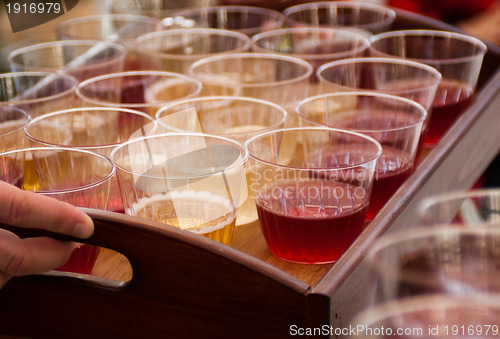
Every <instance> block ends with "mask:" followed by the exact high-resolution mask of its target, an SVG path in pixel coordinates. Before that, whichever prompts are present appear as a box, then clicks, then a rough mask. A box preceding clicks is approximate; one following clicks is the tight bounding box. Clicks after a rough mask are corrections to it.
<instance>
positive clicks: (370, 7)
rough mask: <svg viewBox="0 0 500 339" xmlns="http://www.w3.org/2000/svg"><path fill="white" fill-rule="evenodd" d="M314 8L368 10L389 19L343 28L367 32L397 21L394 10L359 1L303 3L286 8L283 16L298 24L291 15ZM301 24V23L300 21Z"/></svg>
mask: <svg viewBox="0 0 500 339" xmlns="http://www.w3.org/2000/svg"><path fill="white" fill-rule="evenodd" d="M312 6H314V7H315V8H316V9H320V8H332V7H337V8H339V7H340V8H355V9H368V10H371V11H372V12H377V13H383V14H384V15H385V16H387V18H385V19H384V21H382V22H375V23H368V24H364V25H359V26H358V25H353V26H343V27H358V28H362V29H366V30H370V29H374V28H377V27H378V26H382V27H383V26H388V25H390V24H391V23H393V22H394V20H395V19H396V11H394V10H393V9H391V8H389V7H387V6H382V5H377V4H374V3H368V2H357V1H332V2H331V1H318V2H310V3H303V4H299V5H295V6H290V7H288V8H285V9H284V10H283V15H284V16H285V18H286V20H287V21H294V22H297V21H296V20H293V19H290V18H289V15H290V14H294V13H297V12H299V11H303V10H304V9H306V10H308V9H310V8H311V7H312ZM298 22H299V23H300V21H298Z"/></svg>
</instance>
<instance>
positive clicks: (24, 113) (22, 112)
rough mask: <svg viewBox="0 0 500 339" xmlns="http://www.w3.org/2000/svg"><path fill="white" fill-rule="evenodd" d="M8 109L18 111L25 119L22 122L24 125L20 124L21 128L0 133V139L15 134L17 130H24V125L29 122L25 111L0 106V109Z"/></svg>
mask: <svg viewBox="0 0 500 339" xmlns="http://www.w3.org/2000/svg"><path fill="white" fill-rule="evenodd" d="M6 108H7V109H9V110H14V111H18V112H19V113H21V114H23V115H24V116H25V118H26V120H25V121H24V124H22V125H21V126H18V127H16V128H14V129H10V130H8V131H0V137H1V136H5V135H8V134H12V133H15V132H17V131H19V130H24V128H25V127H26V125H27V124H28V123H29V122H30V121H31V116H30V115H29V114H28V112H26V111H25V110H23V109H20V108H17V107H13V106H7V105H6V106H0V109H6Z"/></svg>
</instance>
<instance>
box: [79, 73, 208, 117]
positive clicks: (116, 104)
mask: <svg viewBox="0 0 500 339" xmlns="http://www.w3.org/2000/svg"><path fill="white" fill-rule="evenodd" d="M141 75H146V76H149V75H151V76H161V77H167V78H171V79H181V80H185V81H186V82H190V83H193V84H195V85H196V90H195V91H194V92H193V93H191V94H189V95H188V96H186V97H183V98H178V99H174V101H177V100H183V99H186V98H191V97H193V96H196V95H198V94H199V93H200V92H201V89H202V83H201V81H199V80H198V79H196V78H194V77H190V76H187V75H184V74H181V73H174V72H167V71H154V70H143V71H124V72H116V73H110V74H104V75H99V76H96V77H93V78H89V79H85V80H83V81H81V82H80V83H79V84H78V85H77V86H76V90H75V93H76V95H77V97H78V98H80V99H81V100H83V101H85V102H89V103H91V104H93V105H97V106H104V107H116V108H122V107H123V108H124V107H126V108H131V109H137V108H146V107H150V106H159V105H164V104H165V103H168V102H170V101H171V100H169V101H160V102H153V103H147V102H146V103H120V102H110V101H104V100H99V99H93V98H89V97H87V96H86V95H84V94H83V93H82V91H81V89H82V88H83V87H84V86H87V85H89V84H95V83H96V82H99V81H103V80H109V79H113V78H120V77H121V78H124V77H128V76H132V77H133V76H141Z"/></svg>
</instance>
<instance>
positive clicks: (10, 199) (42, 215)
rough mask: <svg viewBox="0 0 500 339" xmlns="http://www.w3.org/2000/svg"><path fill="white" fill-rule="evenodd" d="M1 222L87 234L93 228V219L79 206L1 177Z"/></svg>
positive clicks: (79, 235)
mask: <svg viewBox="0 0 500 339" xmlns="http://www.w3.org/2000/svg"><path fill="white" fill-rule="evenodd" d="M0 201H1V202H2V208H1V209H0V222H2V223H5V224H8V225H12V226H19V227H26V228H41V229H45V230H47V231H52V232H57V233H62V234H67V235H71V236H75V237H79V238H88V237H90V236H91V235H92V233H93V232H94V223H93V222H92V219H90V217H89V216H88V215H87V214H85V213H84V212H83V211H81V210H79V209H78V208H76V207H74V206H72V205H70V204H67V203H65V202H62V201H58V200H56V199H52V198H49V197H46V196H43V195H40V194H36V193H34V192H29V191H23V190H21V189H19V188H17V187H15V186H12V185H10V184H8V183H6V182H4V181H0Z"/></svg>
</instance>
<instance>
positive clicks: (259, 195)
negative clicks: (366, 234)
mask: <svg viewBox="0 0 500 339" xmlns="http://www.w3.org/2000/svg"><path fill="white" fill-rule="evenodd" d="M290 139H295V140H301V142H300V143H295V144H293V143H292V144H290V143H287V142H286V140H290ZM245 145H246V147H247V149H248V152H249V163H250V168H251V170H252V171H253V172H254V173H256V175H255V176H254V177H253V178H252V182H251V183H250V185H251V186H252V187H253V190H252V193H255V194H256V195H255V197H254V199H255V201H256V206H257V212H258V215H259V221H260V227H261V230H262V233H263V235H264V239H265V241H266V243H267V246H268V248H269V250H270V251H271V253H272V254H273V255H274V256H276V257H278V258H281V259H283V260H287V261H292V262H297V263H304V264H313V263H331V262H335V261H336V260H338V259H339V257H340V256H341V255H342V254H343V253H344V251H345V250H346V249H347V248H348V247H349V246H350V245H351V243H352V242H353V241H354V240H355V239H356V238H357V236H358V235H359V234H360V233H361V232H362V231H363V229H364V225H365V222H364V221H365V216H366V211H367V209H368V204H369V201H370V194H371V186H372V181H373V174H374V172H375V165H376V162H377V159H378V157H379V156H380V155H381V154H382V148H381V146H380V144H379V143H378V142H377V141H375V140H374V139H372V138H370V137H368V136H365V135H362V134H358V133H353V132H349V131H346V130H338V129H333V128H327V127H324V128H290V129H281V130H277V131H271V132H266V133H263V134H260V135H257V136H255V137H253V138H250V139H249V140H248V141H247V142H246V144H245ZM291 147H292V149H291V150H290V148H291Z"/></svg>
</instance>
